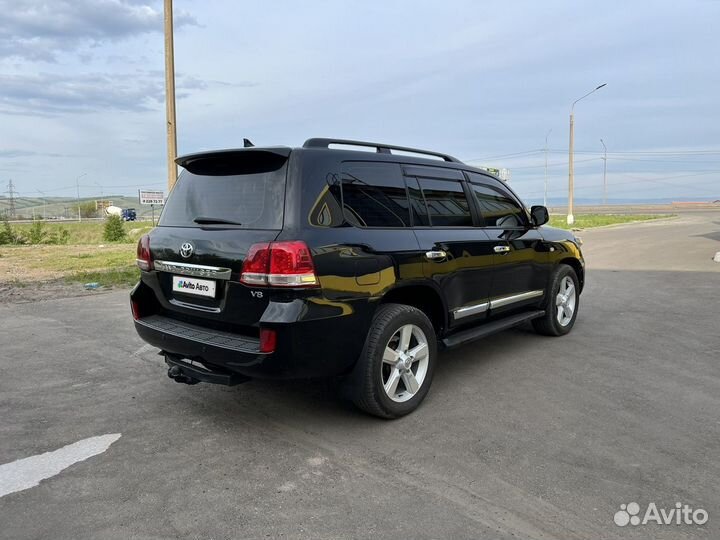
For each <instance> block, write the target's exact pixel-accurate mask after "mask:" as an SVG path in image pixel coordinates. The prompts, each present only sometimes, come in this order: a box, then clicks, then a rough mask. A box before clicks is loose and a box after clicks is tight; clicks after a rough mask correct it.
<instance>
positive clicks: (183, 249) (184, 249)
mask: <svg viewBox="0 0 720 540" xmlns="http://www.w3.org/2000/svg"><path fill="white" fill-rule="evenodd" d="M193 249H194V248H193V245H192V244H191V243H190V242H185V243H184V244H183V245H182V246H180V256H181V257H182V258H183V259H189V258H190V255H192V254H193Z"/></svg>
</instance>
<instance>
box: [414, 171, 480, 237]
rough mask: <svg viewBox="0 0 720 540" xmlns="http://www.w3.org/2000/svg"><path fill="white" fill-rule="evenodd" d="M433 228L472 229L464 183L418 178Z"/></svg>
mask: <svg viewBox="0 0 720 540" xmlns="http://www.w3.org/2000/svg"><path fill="white" fill-rule="evenodd" d="M417 181H418V183H419V184H420V188H421V189H422V194H423V196H424V198H425V204H426V205H427V209H428V214H429V215H430V225H432V226H433V227H472V224H473V223H472V216H471V215H470V206H469V205H468V201H467V198H466V197H465V192H464V191H463V186H462V183H460V182H457V181H453V180H435V179H431V178H418V179H417Z"/></svg>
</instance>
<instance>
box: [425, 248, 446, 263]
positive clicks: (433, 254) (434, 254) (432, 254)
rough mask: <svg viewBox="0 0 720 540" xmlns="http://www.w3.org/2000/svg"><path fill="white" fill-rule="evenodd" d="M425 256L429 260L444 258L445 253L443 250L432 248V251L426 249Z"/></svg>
mask: <svg viewBox="0 0 720 540" xmlns="http://www.w3.org/2000/svg"><path fill="white" fill-rule="evenodd" d="M425 257H426V258H427V259H430V260H431V261H437V260H438V259H444V258H445V257H447V253H445V252H444V251H443V250H441V249H438V250H433V251H426V252H425Z"/></svg>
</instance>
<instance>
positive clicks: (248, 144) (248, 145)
mask: <svg viewBox="0 0 720 540" xmlns="http://www.w3.org/2000/svg"><path fill="white" fill-rule="evenodd" d="M253 146H255V145H254V144H253V143H252V142H250V139H243V148H252V147H253Z"/></svg>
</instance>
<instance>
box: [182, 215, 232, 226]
mask: <svg viewBox="0 0 720 540" xmlns="http://www.w3.org/2000/svg"><path fill="white" fill-rule="evenodd" d="M193 221H194V222H195V223H197V224H199V225H242V223H240V222H239V221H231V220H229V219H222V218H212V217H202V216H200V217H196V218H195V219H193Z"/></svg>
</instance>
